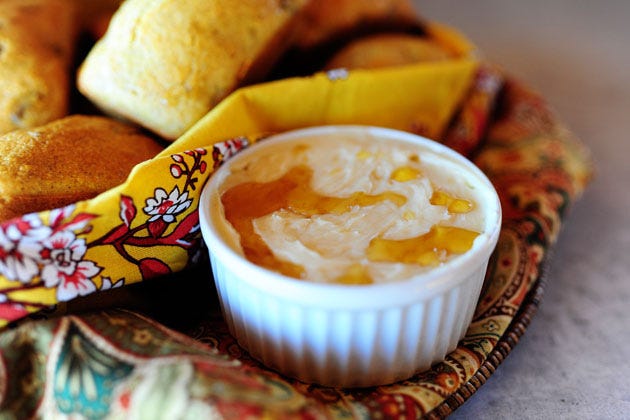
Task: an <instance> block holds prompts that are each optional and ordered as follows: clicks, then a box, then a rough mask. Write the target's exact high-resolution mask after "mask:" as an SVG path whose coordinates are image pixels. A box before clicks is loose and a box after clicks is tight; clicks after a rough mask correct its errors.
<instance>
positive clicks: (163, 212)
mask: <svg viewBox="0 0 630 420" xmlns="http://www.w3.org/2000/svg"><path fill="white" fill-rule="evenodd" d="M191 204H192V200H189V199H188V192H184V193H183V194H181V195H180V192H179V188H177V187H175V188H174V189H173V191H171V193H170V194H167V193H166V191H165V190H164V189H162V188H157V189H156V190H155V197H152V198H148V199H147V200H146V206H145V207H144V209H143V210H144V212H145V213H146V214H147V215H149V216H151V218H150V219H149V222H154V221H156V220H158V219H162V220H163V221H164V222H166V223H173V222H174V221H175V216H176V215H178V214H179V213H181V212H183V211H184V210H186V209H187V208H188V207H190V205H191Z"/></svg>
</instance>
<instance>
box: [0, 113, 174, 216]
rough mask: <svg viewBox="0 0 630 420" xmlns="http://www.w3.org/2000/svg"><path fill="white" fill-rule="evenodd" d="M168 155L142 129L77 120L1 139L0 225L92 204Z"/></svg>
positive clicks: (89, 118)
mask: <svg viewBox="0 0 630 420" xmlns="http://www.w3.org/2000/svg"><path fill="white" fill-rule="evenodd" d="M161 150H162V146H161V145H160V144H159V143H157V142H156V141H155V140H154V139H152V138H150V137H148V136H146V135H144V134H142V133H140V132H139V131H138V130H137V129H136V128H134V127H131V126H128V125H126V124H123V123H121V122H118V121H115V120H112V119H109V118H106V117H101V116H83V115H74V116H70V117H66V118H63V119H61V120H58V121H54V122H51V123H49V124H46V125H44V126H42V127H39V128H35V129H30V130H27V129H21V130H15V131H13V132H11V133H7V134H5V135H3V136H1V137H0V220H6V219H10V218H12V217H15V216H19V215H22V214H25V213H30V212H34V211H40V210H46V209H51V208H57V207H60V206H63V205H66V204H70V203H74V202H76V201H80V200H84V199H88V198H91V197H94V196H96V195H98V194H99V193H101V192H103V191H105V190H108V189H110V188H112V187H114V186H116V185H119V184H121V183H122V182H123V181H124V180H125V179H126V178H127V176H128V174H129V172H130V171H131V169H132V168H133V166H134V165H136V164H137V163H140V162H142V161H144V160H147V159H150V158H152V157H153V156H155V155H156V154H157V153H159V152H160V151H161Z"/></svg>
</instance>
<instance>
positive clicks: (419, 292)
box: [199, 125, 501, 310]
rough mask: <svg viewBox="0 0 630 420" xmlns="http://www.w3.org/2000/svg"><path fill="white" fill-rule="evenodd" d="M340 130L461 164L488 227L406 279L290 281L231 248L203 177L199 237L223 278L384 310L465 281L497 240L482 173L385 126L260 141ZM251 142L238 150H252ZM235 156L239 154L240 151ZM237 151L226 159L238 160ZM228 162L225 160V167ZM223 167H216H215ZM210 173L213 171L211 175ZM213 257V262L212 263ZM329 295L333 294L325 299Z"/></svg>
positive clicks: (310, 301) (302, 298)
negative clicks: (474, 184) (461, 249)
mask: <svg viewBox="0 0 630 420" xmlns="http://www.w3.org/2000/svg"><path fill="white" fill-rule="evenodd" d="M340 131H345V132H357V131H359V132H362V133H365V132H368V133H369V134H371V135H374V136H377V137H386V138H394V139H395V140H398V141H406V142H412V143H415V144H419V145H422V146H423V147H427V148H429V149H431V150H432V151H434V152H437V153H439V154H444V155H446V156H447V157H448V158H449V159H451V160H455V161H456V162H457V163H460V164H462V165H463V166H464V167H465V168H466V170H468V171H470V172H471V173H472V174H473V175H475V176H476V177H477V179H478V181H479V182H480V183H481V184H483V185H484V186H485V187H486V189H487V191H486V192H484V195H487V196H489V198H490V199H491V200H492V202H489V203H486V205H487V206H488V214H487V217H488V218H489V219H488V220H489V221H488V222H487V223H486V225H487V226H488V228H487V229H486V230H485V231H484V232H483V233H482V234H480V235H479V236H478V237H477V238H476V240H475V242H474V244H473V247H472V248H471V249H470V250H469V251H467V252H466V253H465V254H463V255H459V256H457V257H456V258H454V259H452V260H451V261H449V262H448V263H446V264H444V265H441V266H439V267H435V268H433V269H431V270H430V271H428V272H426V273H423V274H421V275H418V276H414V277H411V278H409V279H406V280H400V281H394V282H388V283H377V284H370V285H344V284H331V283H316V282H310V281H307V280H300V279H294V278H291V277H287V276H284V275H282V274H279V273H276V272H273V271H271V270H268V269H265V268H263V267H260V266H257V265H256V264H253V263H251V262H250V261H248V260H247V259H246V258H244V257H243V256H242V255H240V254H239V253H237V252H236V251H234V250H233V249H232V248H231V247H230V246H229V245H227V244H226V243H225V241H224V240H223V239H222V238H221V237H220V235H219V234H217V232H216V231H215V229H214V228H213V227H212V223H211V220H212V218H211V214H210V206H209V203H210V194H211V193H212V192H213V186H215V183H213V182H212V180H209V181H208V182H207V183H206V185H205V186H204V187H203V191H202V193H201V198H200V202H199V216H200V217H199V219H200V225H201V229H202V235H203V238H204V241H205V243H206V246H207V247H208V250H209V252H210V253H211V254H212V255H213V256H214V259H215V264H216V263H220V264H222V265H223V266H224V267H225V268H227V269H229V270H230V271H233V272H238V276H235V278H232V279H228V280H229V281H242V282H246V283H247V284H248V285H249V286H251V287H253V288H255V289H258V290H260V291H261V292H262V293H265V294H271V295H274V296H275V297H277V298H281V299H286V300H287V301H293V302H296V303H300V304H303V305H309V306H319V307H322V308H334V307H343V308H345V309H348V310H351V309H363V308H375V307H380V308H386V307H391V306H400V305H401V304H403V305H404V304H411V303H414V302H417V301H420V300H428V299H430V298H431V297H433V296H436V295H439V294H441V293H444V292H445V291H447V290H450V289H452V288H454V287H456V286H457V285H458V284H459V283H461V282H463V281H465V280H466V279H467V278H468V277H469V276H470V274H471V273H473V272H476V271H478V270H479V269H480V268H482V267H483V268H485V267H486V265H487V263H488V259H489V258H490V255H491V253H492V252H493V250H494V248H495V246H496V243H497V241H498V237H499V232H500V227H501V206H500V202H499V199H498V196H497V194H496V191H495V190H494V187H493V185H492V183H491V182H490V181H489V180H488V178H487V177H486V175H485V174H484V173H483V172H482V171H481V170H480V169H479V168H478V167H477V166H475V165H474V164H473V163H472V162H471V161H469V160H468V159H467V158H465V157H464V156H462V155H460V154H459V153H457V152H455V151H454V150H452V149H450V148H448V147H446V146H444V145H442V144H440V143H437V142H435V141H433V140H430V139H427V138H425V137H422V136H418V135H415V134H411V133H408V132H404V131H399V130H395V129H390V128H382V127H373V126H364V125H325V126H316V127H308V128H302V129H296V130H290V131H286V132H283V133H280V134H276V135H272V136H270V137H269V138H267V139H265V140H263V141H262V142H261V144H270V143H269V142H276V141H291V140H292V139H295V138H299V137H302V136H307V135H313V134H319V135H332V134H333V133H338V132H340ZM257 147H262V146H259V145H257V144H255V145H253V146H250V148H249V149H246V150H244V151H242V152H241V153H240V154H248V153H255V150H256V148H257ZM240 154H239V155H240ZM239 155H237V156H235V157H234V158H232V159H239ZM229 162H230V161H228V162H226V164H228V165H229ZM220 170H227V169H224V168H222V167H220V168H218V169H217V171H220ZM213 176H214V175H213ZM217 261H218V262H217ZM331 297H334V298H331Z"/></svg>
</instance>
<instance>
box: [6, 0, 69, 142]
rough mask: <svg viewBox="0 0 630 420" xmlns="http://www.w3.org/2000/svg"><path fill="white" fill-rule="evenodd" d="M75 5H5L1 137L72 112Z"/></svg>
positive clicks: (14, 1)
mask: <svg viewBox="0 0 630 420" xmlns="http://www.w3.org/2000/svg"><path fill="white" fill-rule="evenodd" d="M74 6H75V3H74V2H73V1H67V0H2V1H0V90H1V92H2V94H0V134H3V133H6V132H9V131H11V130H15V129H17V128H28V127H36V126H39V125H42V124H45V123H47V122H49V121H52V120H55V119H58V118H61V117H63V116H65V115H66V114H67V113H68V107H69V98H70V81H71V76H70V74H71V66H72V60H73V50H74V45H75V41H76V38H77V27H76V21H75V18H74V16H75V7H74ZM51 17H54V19H53V18H51Z"/></svg>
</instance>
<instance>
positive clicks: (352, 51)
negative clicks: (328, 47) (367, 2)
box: [325, 33, 453, 70]
mask: <svg viewBox="0 0 630 420" xmlns="http://www.w3.org/2000/svg"><path fill="white" fill-rule="evenodd" d="M452 57H453V55H452V54H451V53H450V52H449V51H448V50H447V49H445V48H444V47H442V46H441V45H439V44H438V43H437V42H435V41H433V40H431V39H430V38H426V37H422V36H418V35H411V34H401V33H383V34H375V35H370V36H366V37H362V38H358V39H356V40H354V41H352V42H350V43H349V44H348V45H346V46H345V47H343V48H342V49H341V50H339V51H338V52H337V53H336V54H335V55H334V56H333V57H332V58H331V59H330V61H328V63H327V64H326V66H325V69H326V70H329V69H334V68H347V69H374V68H380V67H391V66H400V65H405V64H411V63H419V62H427V61H443V60H448V59H450V58H452Z"/></svg>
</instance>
